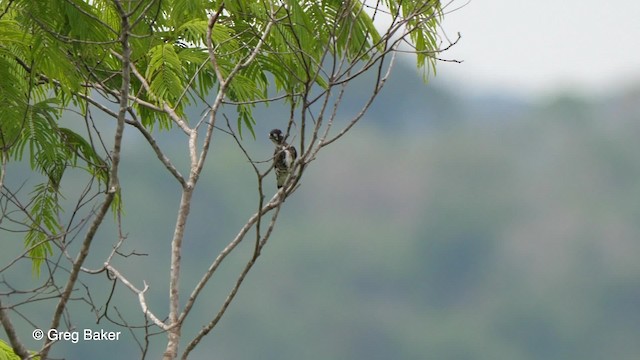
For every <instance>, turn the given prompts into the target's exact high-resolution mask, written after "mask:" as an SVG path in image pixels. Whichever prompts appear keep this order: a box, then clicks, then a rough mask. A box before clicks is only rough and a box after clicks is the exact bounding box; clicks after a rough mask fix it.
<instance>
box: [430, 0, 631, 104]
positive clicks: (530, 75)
mask: <svg viewBox="0 0 640 360" xmlns="http://www.w3.org/2000/svg"><path fill="white" fill-rule="evenodd" d="M465 2H466V0H455V1H454V2H453V4H451V5H450V9H452V8H453V7H459V6H461V5H464V4H465ZM443 3H444V1H443ZM444 28H445V30H446V31H447V34H448V35H449V36H450V37H451V38H455V36H456V33H457V32H460V33H461V34H462V39H461V41H460V42H459V43H458V45H456V46H455V48H453V49H452V50H451V51H449V52H448V53H445V54H443V57H447V58H455V59H459V60H464V63H463V64H442V63H440V65H439V68H438V71H439V73H438V80H439V81H444V82H447V83H450V84H451V86H466V87H468V88H469V90H470V91H472V92H476V91H486V90H491V91H503V90H506V91H509V92H514V93H517V94H520V95H534V96H537V95H542V96H544V95H548V94H550V93H555V92H562V91H567V90H578V91H580V92H583V93H584V94H585V95H601V94H606V93H608V92H610V91H615V90H616V89H619V88H621V87H624V86H629V85H630V84H632V83H636V84H638V83H640V1H631V0H618V1H596V0H538V1H525V0H520V1H519V0H471V1H470V2H469V4H468V5H466V6H464V7H463V8H461V9H459V10H456V11H454V12H452V13H450V14H448V15H447V16H446V17H445V21H444Z"/></svg>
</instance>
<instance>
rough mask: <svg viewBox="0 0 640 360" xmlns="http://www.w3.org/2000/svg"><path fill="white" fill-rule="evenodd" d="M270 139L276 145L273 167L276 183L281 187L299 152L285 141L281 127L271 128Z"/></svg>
mask: <svg viewBox="0 0 640 360" xmlns="http://www.w3.org/2000/svg"><path fill="white" fill-rule="evenodd" d="M269 139H271V141H272V142H273V143H274V144H275V145H276V149H275V150H274V152H273V168H274V169H275V171H276V185H277V187H278V189H280V188H281V187H282V186H284V182H285V181H286V180H287V177H288V176H289V174H290V173H291V170H292V168H293V163H294V162H295V161H296V158H297V157H298V152H297V151H296V148H295V147H293V146H292V145H289V144H287V143H286V142H285V141H284V135H282V131H281V130H280V129H273V130H271V131H270V132H269Z"/></svg>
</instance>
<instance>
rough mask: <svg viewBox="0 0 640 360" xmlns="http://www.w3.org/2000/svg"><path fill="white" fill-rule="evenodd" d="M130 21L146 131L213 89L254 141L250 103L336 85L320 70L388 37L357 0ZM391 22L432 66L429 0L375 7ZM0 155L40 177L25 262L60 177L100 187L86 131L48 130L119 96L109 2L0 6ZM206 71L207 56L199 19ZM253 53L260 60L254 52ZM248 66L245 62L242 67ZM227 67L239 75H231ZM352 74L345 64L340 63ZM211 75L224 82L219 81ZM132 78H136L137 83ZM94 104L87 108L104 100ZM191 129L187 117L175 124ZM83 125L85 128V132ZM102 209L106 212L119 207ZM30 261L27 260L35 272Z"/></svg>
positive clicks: (118, 47) (42, 242) (376, 50)
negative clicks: (81, 174)
mask: <svg viewBox="0 0 640 360" xmlns="http://www.w3.org/2000/svg"><path fill="white" fill-rule="evenodd" d="M121 4H122V5H123V6H124V7H125V8H126V9H127V11H128V12H129V13H130V14H131V16H130V17H129V18H128V23H129V24H130V26H132V28H131V29H130V31H129V35H130V36H129V37H128V45H129V48H130V49H131V57H130V60H131V63H132V65H133V69H134V71H133V72H132V73H131V74H130V79H131V80H130V84H129V85H130V93H131V94H132V96H134V97H135V98H137V99H139V100H140V101H136V102H131V104H130V106H131V109H132V113H134V114H135V115H136V116H137V117H138V118H139V119H140V121H141V123H142V124H143V126H145V127H146V128H147V129H148V130H153V129H154V128H158V129H163V130H168V129H170V128H171V127H172V125H173V122H172V121H170V119H169V117H168V116H167V114H166V112H164V109H165V108H166V107H170V108H172V109H173V110H174V111H175V113H176V114H177V115H178V116H180V117H182V118H185V108H186V107H187V106H188V105H190V104H191V105H193V104H196V103H202V102H203V101H206V102H208V103H210V101H207V100H206V99H210V98H211V97H212V94H214V93H216V92H218V91H219V90H220V89H221V84H222V83H223V81H227V80H229V79H228V77H230V76H231V75H232V74H233V78H232V79H231V80H230V81H229V82H228V83H226V84H225V88H224V90H225V94H224V96H225V99H226V100H229V102H231V103H235V104H237V105H235V106H236V111H237V114H238V118H237V121H238V123H237V126H238V129H239V131H240V132H241V134H242V131H243V129H248V130H249V132H250V133H251V134H252V135H253V136H254V137H255V134H254V125H255V124H256V120H255V119H254V117H253V109H254V106H255V105H254V104H255V102H256V101H260V100H264V99H266V98H268V97H269V96H270V94H268V93H269V92H270V91H276V92H278V95H282V94H283V93H284V94H285V95H290V96H287V97H286V99H287V101H291V102H296V101H298V100H297V99H296V98H295V96H294V94H298V93H301V92H303V91H305V90H308V89H311V88H314V87H315V88H318V89H327V88H328V87H329V86H331V84H332V83H333V82H335V81H336V80H337V79H336V78H334V77H335V76H336V75H335V74H333V73H332V71H330V70H327V69H325V67H329V68H330V67H334V68H335V67H336V66H342V65H341V64H344V62H345V61H346V63H347V64H357V63H359V62H360V63H362V62H366V61H369V60H370V59H372V58H374V57H375V55H376V54H378V55H379V54H381V53H383V52H385V51H388V50H389V47H388V46H389V44H388V41H389V40H390V38H385V37H384V36H382V35H381V34H380V33H379V32H378V30H377V29H376V27H375V26H374V23H373V19H372V17H371V14H370V13H369V12H367V11H365V7H364V6H363V4H362V2H361V1H353V0H352V1H342V0H322V1H316V0H313V1H312V0H284V1H275V0H263V1H246V0H231V1H229V0H226V1H222V0H195V1H194V0H165V1H153V2H130V1H122V2H121ZM385 4H386V6H387V7H388V8H389V9H390V10H391V12H392V13H398V16H397V17H395V19H396V21H398V23H399V24H402V23H403V22H402V21H401V20H402V19H403V18H406V23H405V25H406V27H408V28H409V29H411V33H410V39H411V40H412V42H413V45H414V46H415V48H416V50H417V51H418V58H417V61H418V66H419V67H422V68H432V67H433V65H434V58H433V56H431V54H433V51H435V50H436V48H437V44H436V39H435V36H434V32H435V30H436V29H437V21H438V20H439V17H440V14H441V8H440V3H439V2H438V1H428V2H424V1H418V0H412V1H397V0H388V1H385ZM0 9H2V10H0V11H2V12H1V13H0V101H1V102H2V104H3V107H4V108H3V117H2V122H1V123H0V149H2V150H3V151H5V152H6V153H7V154H8V155H9V158H10V159H11V160H20V159H23V158H27V159H28V160H29V163H30V165H31V167H32V169H33V170H34V171H35V172H37V173H40V174H42V175H43V176H44V177H45V178H46V180H45V181H44V182H43V183H41V184H39V185H37V186H36V187H35V189H34V191H33V192H32V193H31V196H32V202H31V203H30V204H31V205H30V216H29V217H28V219H27V220H26V221H27V223H29V228H30V230H29V232H28V233H27V236H26V237H25V245H26V246H27V247H29V248H30V249H31V250H30V251H31V255H32V256H33V257H34V259H43V257H44V256H46V255H47V254H50V253H51V246H50V244H48V243H47V241H48V240H50V238H52V237H56V236H58V235H60V234H59V232H60V224H58V220H57V219H58V218H59V213H60V212H61V211H62V209H61V208H60V206H59V203H58V199H60V198H61V196H62V194H61V193H60V182H61V180H62V178H63V176H64V173H65V171H66V170H67V169H69V168H80V169H83V170H85V171H86V172H87V173H89V174H91V175H92V176H95V177H96V179H97V180H98V182H99V183H100V185H101V186H106V185H107V182H108V180H109V174H108V168H109V161H108V159H109V156H108V154H106V153H104V150H102V152H101V151H98V150H97V149H96V146H95V144H94V142H93V141H91V140H90V135H89V134H90V130H87V134H81V133H77V132H74V131H72V130H71V129H68V128H63V127H61V126H60V120H61V118H62V117H63V116H64V114H65V113H66V111H67V110H68V109H70V107H71V105H72V104H73V105H74V106H75V107H76V108H78V109H80V111H81V112H82V114H83V115H85V116H88V115H87V113H88V109H89V108H90V106H91V105H90V104H89V103H88V102H87V99H86V98H87V97H91V96H96V95H97V94H98V93H99V94H101V95H102V96H103V97H105V98H108V100H113V99H114V98H117V96H118V94H119V93H120V90H121V87H122V80H123V76H122V71H123V70H122V68H123V65H122V64H123V63H122V57H121V55H120V54H121V53H122V43H121V41H122V39H123V37H122V36H121V28H122V26H123V25H122V19H121V17H120V15H119V13H118V11H117V8H116V2H114V1H109V0H94V1H83V0H66V1H59V0H41V1H32V0H13V1H9V0H0ZM216 12H219V16H218V17H217V21H216V23H215V26H213V28H212V29H211V43H212V45H213V47H214V54H215V58H216V59H215V60H216V61H215V63H217V68H215V67H214V65H213V64H214V62H212V61H211V59H210V56H209V52H208V42H209V41H208V39H207V33H208V22H209V17H210V16H212V14H214V13H216ZM259 44H261V46H262V48H261V50H260V51H258V52H255V53H254V49H255V48H256V46H258V45H259ZM252 56H253V57H254V58H253V59H254V61H252V62H247V60H248V59H250V58H251V57H252ZM239 64H244V66H241V67H238V65H239ZM350 66H353V65H350ZM218 74H220V75H221V76H222V77H223V78H224V79H219V78H218ZM140 76H141V77H143V78H144V79H141V78H140ZM104 100H105V99H100V98H97V99H96V101H98V102H100V101H102V102H104ZM184 120H185V123H188V124H192V125H193V123H194V121H193V120H191V121H189V119H184ZM87 128H88V126H87ZM117 203H118V205H114V206H115V208H119V206H120V205H119V201H118V202H117ZM39 261H40V260H34V266H35V267H36V268H37V267H39V264H40V262H39Z"/></svg>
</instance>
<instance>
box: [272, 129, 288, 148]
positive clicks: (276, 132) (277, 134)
mask: <svg viewBox="0 0 640 360" xmlns="http://www.w3.org/2000/svg"><path fill="white" fill-rule="evenodd" d="M269 139H271V141H273V143H274V144H276V145H280V144H282V142H283V141H284V136H283V135H282V131H280V129H273V130H271V132H270V133H269Z"/></svg>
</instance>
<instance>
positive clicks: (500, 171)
mask: <svg viewBox="0 0 640 360" xmlns="http://www.w3.org/2000/svg"><path fill="white" fill-rule="evenodd" d="M394 76H395V77H392V79H391V80H390V81H389V83H388V85H387V87H385V89H384V91H383V92H382V94H381V97H380V98H379V99H378V102H377V103H376V104H375V105H374V107H373V108H372V109H371V111H370V112H369V113H368V115H367V116H366V118H365V119H363V121H362V123H360V124H359V125H358V126H356V128H355V129H354V131H353V132H352V133H350V134H349V135H348V136H347V137H346V138H345V140H344V141H341V142H337V143H335V145H332V146H331V147H329V148H328V149H327V151H326V152H324V153H321V156H320V157H319V158H318V160H316V162H314V163H313V164H312V166H311V167H310V168H309V170H308V172H307V173H306V174H305V177H304V179H303V181H302V187H301V188H300V189H299V190H298V191H297V192H296V193H295V195H294V196H293V197H292V198H291V199H290V200H287V202H286V204H285V206H284V208H283V211H282V212H281V215H280V222H279V223H278V225H277V228H276V231H275V232H274V235H273V237H272V239H271V240H270V242H269V243H268V245H267V247H266V248H265V250H264V252H263V256H262V257H261V258H260V259H259V261H258V264H257V265H256V267H255V269H254V271H253V272H252V273H250V274H249V276H248V278H247V280H246V282H245V284H244V285H243V287H242V288H241V290H240V292H239V295H238V297H237V300H236V301H235V302H234V303H233V304H232V305H231V307H230V309H229V311H228V313H227V315H225V317H224V318H223V320H222V321H221V323H220V325H219V327H218V328H216V329H215V330H214V331H213V332H212V334H211V335H210V336H209V337H207V338H206V339H207V340H206V342H205V343H203V344H201V345H200V346H199V348H198V350H197V351H195V352H194V355H193V358H194V359H209V358H212V356H213V357H214V358H217V359H265V360H268V359H278V360H283V359H306V360H313V359H353V360H357V359H363V360H364V359H367V360H370V359H407V360H409V359H437V360H441V359H444V360H448V359H451V360H466V359H470V360H476V359H477V360H482V359H492V360H496V359H505V360H506V359H509V360H533V359H545V360H546V359H582V360H589V359H594V360H595V359H637V358H639V357H640V343H639V342H638V341H637V340H638V339H639V338H640V262H639V261H638V260H637V258H638V254H640V241H638V239H639V238H640V225H639V223H638V221H637V219H639V218H640V201H639V200H640V181H639V180H640V157H639V156H638V154H640V142H638V140H637V137H638V134H640V122H639V121H638V120H640V88H636V89H627V90H622V91H621V92H620V93H618V94H611V96H610V97H608V98H589V99H585V98H578V97H575V96H572V94H563V95H559V96H557V97H551V98H548V99H533V100H532V99H519V98H514V97H511V96H509V94H488V95H486V96H480V97H479V96H470V95H468V94H465V93H464V92H459V91H456V90H455V89H448V88H446V87H443V86H442V85H439V84H438V83H437V82H436V83H434V84H430V85H428V86H424V84H423V83H422V82H421V80H420V78H419V76H415V74H413V73H412V72H411V70H410V69H404V68H400V67H399V68H397V69H396V72H395V74H394ZM357 95H358V94H357V93H356V94H354V96H355V97H356V98H357ZM277 110H278V109H277V107H276V108H275V109H270V111H271V112H272V113H265V115H264V119H265V120H264V122H263V123H260V124H259V126H258V132H257V134H258V138H257V139H256V140H255V141H254V140H253V139H252V138H251V137H250V136H247V137H245V140H244V141H245V143H247V145H248V147H249V148H250V149H252V150H253V151H256V152H259V151H264V153H265V154H266V155H265V158H266V157H268V155H269V154H270V153H271V151H272V150H271V147H272V145H271V144H270V143H269V142H268V140H267V138H266V136H265V135H264V134H266V131H267V130H268V129H270V128H273V127H277V126H282V124H283V122H281V121H278V120H276V119H277V116H276V115H273V112H277ZM351 111H356V110H355V109H347V110H346V112H347V113H348V112H351ZM127 139H128V144H127V149H125V154H124V157H125V158H124V163H123V171H122V173H123V174H124V175H122V176H123V178H124V180H123V191H124V196H125V199H127V197H128V199H127V203H126V220H125V229H124V230H125V231H126V232H127V234H128V239H129V240H128V241H129V246H128V250H134V249H135V250H137V251H139V252H145V253H148V254H149V255H148V256H146V257H142V258H139V259H136V260H135V261H127V259H124V260H123V261H122V267H123V269H125V271H126V272H129V273H131V274H133V275H132V278H133V280H134V281H135V282H137V283H139V284H141V283H142V280H146V281H147V282H148V283H149V285H150V286H151V289H150V290H149V294H150V295H151V296H153V298H152V299H151V301H150V302H151V306H152V307H154V308H155V309H157V310H156V313H159V314H162V313H163V311H162V309H163V308H164V309H166V294H167V288H166V284H165V283H166V282H167V280H166V275H167V274H168V269H167V268H166V267H167V261H168V248H169V240H170V236H171V229H172V227H173V222H174V217H175V212H176V206H177V202H178V191H177V185H176V184H173V183H172V182H171V181H170V180H168V179H167V177H166V176H165V174H164V173H163V169H162V168H161V166H160V165H159V164H158V161H157V159H155V158H154V156H153V154H152V153H151V152H150V151H149V150H148V149H146V148H145V146H144V144H143V143H142V142H140V141H139V139H137V136H136V135H135V134H133V132H130V134H129V136H128V137H127ZM160 141H161V142H164V143H165V144H173V143H176V144H179V143H180V141H181V140H180V141H172V136H169V135H162V136H161V139H160ZM176 146H177V145H176ZM213 151H214V153H213V155H212V157H211V158H210V159H209V160H208V161H210V163H209V165H210V166H211V168H210V170H209V171H208V172H207V173H206V174H205V175H204V176H203V178H202V180H201V184H200V188H199V190H198V193H197V194H196V202H195V203H194V208H193V210H192V214H193V218H192V219H190V221H189V225H188V226H189V227H188V233H187V238H186V240H185V253H184V255H183V258H184V259H187V260H188V262H187V263H186V266H185V270H184V271H185V279H184V281H183V282H182V286H184V289H185V291H187V290H190V289H191V287H192V286H193V285H194V284H195V283H196V282H197V280H198V279H199V274H200V273H201V272H202V271H203V270H204V269H206V267H207V266H208V263H209V262H210V261H211V260H212V259H213V258H214V257H215V256H216V254H217V252H218V251H220V250H221V249H222V248H223V247H224V246H225V244H226V242H228V241H229V239H230V238H231V236H233V235H234V234H235V233H236V232H237V230H238V228H239V227H240V226H241V225H242V224H243V223H244V221H245V218H247V217H248V216H249V215H250V213H251V212H253V211H254V209H255V205H254V200H255V198H256V194H254V193H253V186H254V185H255V181H254V179H253V177H252V172H251V169H250V167H249V165H248V164H247V163H246V161H245V160H244V159H243V157H242V154H241V153H240V152H239V150H237V149H236V148H235V147H234V144H233V142H232V140H231V139H229V138H228V137H225V136H224V135H222V134H218V135H217V137H216V139H215V143H214V148H213ZM172 152H173V153H174V154H176V155H178V154H179V156H185V151H184V149H182V148H177V147H176V148H175V149H173V150H172ZM10 176H11V175H10ZM25 177H26V175H24V174H23V175H20V173H18V172H16V173H14V174H13V178H12V179H11V181H12V183H14V184H18V183H21V182H22V181H24V179H25ZM274 188H275V185H274ZM274 190H275V189H274ZM111 231H113V229H111V230H109V229H105V230H104V231H103V232H102V234H101V236H103V237H104V238H105V241H104V243H103V244H96V246H97V247H96V249H98V251H100V250H101V247H102V250H107V249H109V248H110V242H111V240H110V239H112V238H113V237H112V236H113V233H111ZM5 235H7V236H9V235H8V234H4V233H3V234H2V237H3V238H5ZM13 240H14V241H12V242H11V245H12V246H13V247H14V248H11V247H10V248H9V249H8V251H6V252H3V254H2V257H1V258H0V260H1V262H2V263H5V262H6V261H7V259H9V258H11V256H12V255H13V254H15V253H17V252H19V251H20V246H21V242H20V239H19V238H17V237H16V236H15V235H13ZM251 251H252V244H251V243H250V241H249V242H247V243H245V244H243V246H242V247H241V248H240V249H239V252H238V253H236V254H234V255H233V256H232V257H231V258H230V261H229V263H227V264H225V265H224V266H223V268H222V269H221V271H222V272H221V273H220V274H218V275H217V276H216V277H214V278H213V282H214V285H213V286H210V287H209V288H208V289H207V291H208V293H207V294H206V296H205V297H204V298H203V300H202V301H200V302H199V303H198V304H197V312H198V313H197V314H193V315H197V316H194V317H193V318H192V319H191V322H190V323H189V325H188V326H190V328H189V329H186V330H185V331H184V333H185V334H186V336H188V335H189V334H194V333H195V332H197V331H198V330H199V329H200V326H201V325H202V324H201V323H200V321H201V319H208V318H211V317H212V316H213V314H214V313H215V312H216V311H217V310H218V308H219V306H220V303H221V301H222V299H224V297H225V296H226V293H227V292H228V290H229V289H230V287H231V285H232V283H233V281H234V277H233V276H234V275H235V274H236V273H237V272H238V271H239V269H240V267H241V266H242V265H243V261H246V260H247V259H248V258H249V256H250V253H251ZM102 259H103V258H102V257H101V256H98V255H96V256H92V257H91V259H90V264H88V265H90V266H91V265H92V264H91V262H92V261H93V262H94V263H93V265H95V264H97V263H100V262H101V261H103V260H102ZM28 271H29V269H28V268H26V274H22V276H24V278H25V279H26V280H25V281H27V282H28V281H30V280H28V279H30V274H29V273H28ZM190 274H191V275H190ZM18 276H21V275H20V274H16V277H18ZM31 281H33V280H31ZM109 290H110V289H105V294H106V293H108V291H109ZM116 294H117V299H116V300H115V305H116V306H119V308H120V309H121V310H122V311H123V312H124V313H129V314H135V315H131V316H132V318H134V319H137V321H139V320H140V318H141V317H140V316H139V307H138V305H137V304H136V302H135V299H134V297H133V296H132V294H130V293H129V292H128V291H127V290H125V289H122V288H119V289H117V292H116ZM205 299H206V300H205ZM50 306H52V305H51V304H42V305H41V307H40V308H34V311H38V312H42V313H44V314H46V313H47V312H48V311H49V309H50ZM76 319H77V320H78V321H79V324H78V325H77V326H78V327H79V328H83V327H92V326H93V327H95V319H91V318H89V317H87V318H86V319H78V318H76ZM104 327H107V328H109V329H116V328H115V327H113V328H110V327H112V326H111V325H108V324H107V325H104ZM23 328H24V329H25V330H24V331H25V332H24V333H25V334H28V333H30V331H31V330H30V328H29V327H28V326H26V325H23ZM26 331H28V332H26ZM23 337H24V338H26V337H27V336H26V335H24V336H23ZM156 339H157V341H158V343H159V344H160V343H163V342H164V336H163V335H160V336H158V337H156ZM129 340H130V339H129ZM129 342H130V341H126V342H122V343H112V344H99V345H97V344H87V343H80V344H77V345H73V344H68V345H62V346H60V347H59V348H58V349H57V350H58V351H57V352H56V353H55V355H59V356H65V357H66V358H69V359H82V358H88V356H91V358H93V359H109V358H111V356H110V354H113V353H114V352H115V353H119V354H123V355H122V356H121V358H136V357H137V353H136V351H137V350H136V348H135V346H134V345H132V344H129ZM125 343H126V345H125ZM154 350H155V351H156V352H155V353H152V354H149V358H157V357H158V356H159V354H160V351H161V350H162V349H160V348H157V349H154ZM124 354H127V355H124ZM128 354H131V355H128ZM212 354H215V355H212Z"/></svg>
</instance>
